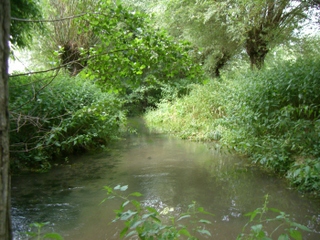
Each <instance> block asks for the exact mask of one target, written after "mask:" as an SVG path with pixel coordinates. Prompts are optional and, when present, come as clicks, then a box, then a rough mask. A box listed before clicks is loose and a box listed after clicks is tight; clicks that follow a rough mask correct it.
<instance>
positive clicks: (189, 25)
mask: <svg viewBox="0 0 320 240" xmlns="http://www.w3.org/2000/svg"><path fill="white" fill-rule="evenodd" d="M139 2H141V1H139ZM311 2H312V1H306V0H301V1H295V0H257V1H248V0H227V1H216V0H209V1H196V0H194V1H193V0H191V1H189V0H183V1H178V0H163V1H160V2H159V3H158V4H157V7H153V8H152V10H151V11H153V13H154V14H155V15H157V18H156V19H157V22H158V24H160V25H162V26H165V27H166V28H167V29H169V32H170V34H172V35H174V36H176V37H178V38H183V39H188V40H189V41H191V42H192V44H193V45H194V46H195V47H196V49H197V48H199V49H203V51H201V58H200V59H205V61H203V63H204V64H205V66H207V69H208V70H209V72H211V75H219V70H220V69H221V68H222V67H223V66H224V65H225V64H226V62H228V61H229V60H230V59H231V58H232V56H235V55H237V54H239V52H242V51H243V50H245V51H246V53H247V55H248V57H249V58H250V62H251V66H252V67H253V68H258V69H260V68H261V67H262V66H263V64H264V60H265V57H266V55H267V54H268V52H269V51H270V49H272V48H273V47H274V46H276V45H279V44H281V43H284V42H286V41H289V40H292V37H293V34H294V33H295V31H296V30H298V29H299V28H300V26H301V25H299V24H300V23H301V22H302V21H304V20H305V19H307V17H308V16H307V10H308V9H310V8H311V7H312V6H314V5H313V4H311ZM243 48H244V49H243Z"/></svg>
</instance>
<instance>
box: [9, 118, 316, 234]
mask: <svg viewBox="0 0 320 240" xmlns="http://www.w3.org/2000/svg"><path fill="white" fill-rule="evenodd" d="M133 122H134V121H133ZM135 124H136V125H135V126H136V127H137V128H138V134H130V135H128V136H127V137H126V138H125V139H123V140H121V141H119V142H118V143H116V144H115V145H113V146H112V148H111V150H110V151H106V152H102V153H97V154H94V155H84V156H80V157H74V158H70V159H69V163H68V164H66V165H63V166H56V167H54V168H53V169H52V170H51V171H50V172H48V173H42V174H36V173H34V174H33V173H32V174H30V173H29V174H26V175H19V176H14V177H13V178H12V221H13V228H14V234H15V239H26V237H25V235H23V234H22V232H24V231H26V230H28V225H29V224H30V223H32V222H50V224H49V225H48V226H47V227H46V228H45V229H44V230H45V231H55V232H57V233H60V234H61V235H62V236H63V238H64V239H66V240H69V239H70V240H91V239H94V240H100V239H101V240H102V239H119V232H120V231H121V229H122V228H121V227H122V224H117V223H111V224H109V223H110V222H111V221H112V219H113V218H114V217H115V214H114V212H113V210H114V209H117V208H118V207H119V205H120V203H121V202H120V201H119V202H117V201H114V200H112V201H106V202H104V203H102V204H100V202H101V201H102V200H103V199H104V198H106V196H107V195H106V192H105V191H104V190H103V186H106V185H108V186H116V185H118V184H120V185H128V186H129V188H128V190H127V192H128V193H130V192H135V191H138V192H140V193H142V194H143V197H142V198H141V200H142V201H143V203H144V204H146V205H149V206H152V207H155V208H157V209H159V210H160V211H161V210H162V209H164V208H165V207H170V208H173V209H174V211H173V212H172V214H174V215H175V214H178V213H180V212H184V211H186V210H187V206H188V205H189V204H190V203H192V201H196V202H197V204H198V205H199V206H202V207H204V208H205V210H207V211H209V212H211V213H213V214H214V215H215V216H213V217H208V220H210V221H211V222H212V224H211V225H208V226H206V229H207V230H209V231H210V232H211V234H212V237H208V238H206V237H202V238H201V239H218V240H224V239H226V240H232V239H236V237H237V235H238V234H239V233H241V230H242V228H243V226H244V225H245V224H246V223H247V222H248V220H249V218H248V217H246V216H244V214H246V213H248V212H250V211H253V210H255V209H256V208H258V207H262V206H263V203H264V196H265V195H266V194H269V195H270V197H269V204H268V206H269V207H273V208H277V209H280V210H281V211H284V212H286V213H287V214H290V217H291V218H292V219H294V221H296V222H299V223H301V224H304V225H306V226H308V227H309V228H311V229H312V231H313V232H311V233H305V232H304V233H303V234H304V235H303V236H304V238H303V239H308V240H309V239H311V240H316V239H320V200H319V199H311V198H308V197H305V196H303V195H301V194H299V193H298V192H297V191H295V190H292V189H289V188H288V185H287V184H286V183H285V181H284V180H283V179H279V178H278V177H276V176H273V175H271V174H268V173H265V172H262V171H260V170H259V169H257V168H253V167H250V166H248V165H247V164H246V162H245V160H244V159H241V158H239V157H236V156H232V155H230V154H229V153H223V152H221V151H219V150H216V149H213V148H210V147H208V146H207V145H206V144H203V143H195V142H189V141H183V140H180V139H176V138H174V137H170V136H166V135H163V134H157V133H152V132H149V131H148V130H147V129H145V127H144V126H142V125H140V123H139V121H136V122H135Z"/></svg>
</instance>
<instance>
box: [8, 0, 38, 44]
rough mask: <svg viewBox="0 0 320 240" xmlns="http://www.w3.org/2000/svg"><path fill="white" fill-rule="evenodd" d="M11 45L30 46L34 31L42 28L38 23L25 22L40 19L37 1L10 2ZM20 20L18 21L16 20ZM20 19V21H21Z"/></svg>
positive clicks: (21, 0) (13, 0)
mask: <svg viewBox="0 0 320 240" xmlns="http://www.w3.org/2000/svg"><path fill="white" fill-rule="evenodd" d="M10 5H11V17H13V18H14V19H12V20H11V26H10V32H11V40H10V41H11V43H12V44H14V45H16V46H18V47H26V46H30V44H31V42H32V37H33V33H34V32H33V30H34V29H41V28H43V25H42V23H40V22H27V21H23V20H25V19H27V20H30V19H31V20H39V19H41V18H42V13H41V7H40V5H39V2H38V1H37V0H10ZM16 18H18V19H20V20H18V19H16ZM21 19H22V20H21Z"/></svg>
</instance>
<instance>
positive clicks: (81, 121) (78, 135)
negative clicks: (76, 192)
mask: <svg viewBox="0 0 320 240" xmlns="http://www.w3.org/2000/svg"><path fill="white" fill-rule="evenodd" d="M9 85H10V109H9V110H10V124H11V126H10V128H11V131H10V141H11V146H10V151H11V160H12V161H11V162H12V167H13V169H16V168H29V169H30V168H32V169H34V170H46V169H49V168H50V166H51V164H52V161H53V160H57V159H59V158H62V157H64V156H67V155H68V154H71V153H77V152H79V151H80V152H82V151H87V150H92V149H96V148H101V147H104V146H106V145H107V144H108V143H109V142H110V141H112V140H113V139H115V138H117V136H119V130H120V126H121V125H122V124H124V123H125V121H126V116H125V113H124V112H123V111H122V110H121V106H122V102H121V101H120V100H119V99H117V97H116V96H115V95H112V94H109V93H104V92H102V91H101V90H100V88H98V87H97V86H96V85H94V84H93V83H91V82H89V81H87V80H85V79H83V78H80V77H76V78H71V77H69V76H66V75H58V76H48V75H42V76H39V75H37V76H36V77H32V76H20V77H13V78H11V79H10V83H9Z"/></svg>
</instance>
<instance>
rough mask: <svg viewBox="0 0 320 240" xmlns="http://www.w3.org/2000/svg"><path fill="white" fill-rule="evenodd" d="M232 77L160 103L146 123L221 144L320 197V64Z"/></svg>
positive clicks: (292, 63) (284, 66)
mask: <svg viewBox="0 0 320 240" xmlns="http://www.w3.org/2000/svg"><path fill="white" fill-rule="evenodd" d="M232 76H233V77H227V76H223V77H222V78H221V79H219V80H212V81H210V82H209V83H207V84H205V85H203V86H195V87H194V88H193V90H192V91H191V93H190V95H188V96H186V97H184V98H181V99H177V100H175V101H174V102H169V101H162V103H160V104H159V105H158V108H157V109H156V110H149V111H148V112H147V114H146V116H145V118H146V121H147V123H148V124H149V125H150V126H151V127H155V128H158V129H159V128H161V130H162V131H164V132H171V133H174V134H177V135H179V136H180V137H182V138H188V139H192V140H204V141H208V140H220V142H221V143H222V144H223V145H225V146H228V147H230V148H232V149H234V150H236V151H237V152H239V153H241V154H245V155H247V156H248V157H249V159H250V160H251V161H252V162H253V163H256V164H260V165H262V166H264V167H266V168H268V169H271V170H272V171H275V172H277V173H280V174H281V175H282V176H285V177H286V178H287V179H288V180H289V181H290V184H292V185H293V186H295V187H297V188H298V189H299V190H301V191H307V192H313V193H315V194H317V195H319V193H320V91H319V89H320V59H315V58H308V59H297V60H296V61H288V62H284V63H282V64H279V65H277V66H274V67H272V68H271V69H264V70H261V71H257V72H255V71H253V72H251V71H250V72H247V73H244V74H240V73H238V74H237V73H235V74H233V75H232ZM159 126H160V127H159Z"/></svg>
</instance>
